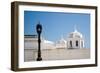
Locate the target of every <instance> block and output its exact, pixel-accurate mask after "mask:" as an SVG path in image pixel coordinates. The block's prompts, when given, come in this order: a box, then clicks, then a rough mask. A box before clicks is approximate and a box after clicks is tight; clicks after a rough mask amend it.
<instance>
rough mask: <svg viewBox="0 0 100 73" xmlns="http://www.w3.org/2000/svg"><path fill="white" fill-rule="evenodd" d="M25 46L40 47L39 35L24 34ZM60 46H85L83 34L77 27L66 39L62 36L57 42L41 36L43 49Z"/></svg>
mask: <svg viewBox="0 0 100 73" xmlns="http://www.w3.org/2000/svg"><path fill="white" fill-rule="evenodd" d="M24 42H25V44H24V48H25V49H38V37H37V35H25V36H24ZM59 48H68V49H75V48H84V39H83V35H82V34H81V33H80V32H78V31H77V30H76V29H75V30H74V32H71V33H69V35H68V37H67V38H66V39H64V38H63V37H61V39H60V40H58V41H57V42H56V43H54V42H52V41H49V40H46V39H44V38H43V37H41V49H59Z"/></svg>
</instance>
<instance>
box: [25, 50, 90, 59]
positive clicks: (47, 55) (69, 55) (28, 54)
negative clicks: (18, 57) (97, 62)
mask: <svg viewBox="0 0 100 73" xmlns="http://www.w3.org/2000/svg"><path fill="white" fill-rule="evenodd" d="M24 52H25V53H24V61H36V59H37V50H33V49H25V50H24ZM41 56H42V59H43V60H71V59H87V58H90V49H45V50H42V51H41Z"/></svg>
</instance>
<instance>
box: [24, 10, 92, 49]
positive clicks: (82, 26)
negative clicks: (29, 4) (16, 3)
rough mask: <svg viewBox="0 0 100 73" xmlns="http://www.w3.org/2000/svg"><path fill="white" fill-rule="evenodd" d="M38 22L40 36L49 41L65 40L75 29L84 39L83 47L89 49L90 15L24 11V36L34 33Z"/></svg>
mask: <svg viewBox="0 0 100 73" xmlns="http://www.w3.org/2000/svg"><path fill="white" fill-rule="evenodd" d="M38 22H40V23H41V25H42V27H43V30H42V36H43V37H44V38H45V39H47V40H50V41H54V42H55V41H57V40H60V39H61V36H63V37H64V38H65V39H66V38H67V37H68V34H69V33H70V32H73V31H74V26H76V29H77V30H78V31H79V32H80V33H82V34H83V36H84V38H85V47H86V48H90V14H83V13H61V12H60V13H59V12H39V11H24V35H33V34H37V33H36V24H37V23H38Z"/></svg>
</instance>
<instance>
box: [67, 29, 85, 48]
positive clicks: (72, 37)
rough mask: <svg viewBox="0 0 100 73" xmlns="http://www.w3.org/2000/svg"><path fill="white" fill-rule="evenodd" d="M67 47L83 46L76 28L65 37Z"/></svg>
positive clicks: (80, 35)
mask: <svg viewBox="0 0 100 73" xmlns="http://www.w3.org/2000/svg"><path fill="white" fill-rule="evenodd" d="M66 41H67V48H84V39H83V36H82V34H81V33H80V32H78V31H77V30H76V29H75V30H74V32H71V33H70V34H69V35H68V38H67V40H66Z"/></svg>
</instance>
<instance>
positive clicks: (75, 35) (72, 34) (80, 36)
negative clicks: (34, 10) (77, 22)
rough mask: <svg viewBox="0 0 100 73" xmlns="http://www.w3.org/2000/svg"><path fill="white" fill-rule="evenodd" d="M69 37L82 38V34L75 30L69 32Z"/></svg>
mask: <svg viewBox="0 0 100 73" xmlns="http://www.w3.org/2000/svg"><path fill="white" fill-rule="evenodd" d="M69 38H82V34H81V33H80V32H78V31H77V30H75V31H74V32H71V33H70V34H69Z"/></svg>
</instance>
